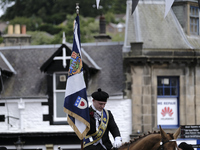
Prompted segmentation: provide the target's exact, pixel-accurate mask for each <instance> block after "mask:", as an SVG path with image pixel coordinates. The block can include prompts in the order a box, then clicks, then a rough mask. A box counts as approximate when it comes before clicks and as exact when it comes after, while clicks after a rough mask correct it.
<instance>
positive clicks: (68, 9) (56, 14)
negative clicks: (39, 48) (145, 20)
mask: <svg viewBox="0 0 200 150" xmlns="http://www.w3.org/2000/svg"><path fill="white" fill-rule="evenodd" d="M7 2H15V3H14V5H13V6H11V7H9V8H8V9H7V10H6V13H5V14H4V15H3V16H2V17H1V18H0V19H1V20H2V21H7V20H9V22H10V24H13V25H14V24H20V25H24V24H25V25H26V28H27V31H34V32H27V34H31V35H32V43H31V44H33V45H38V44H58V43H61V42H62V36H63V32H65V35H66V41H67V42H70V43H72V42H73V22H74V19H75V17H76V9H75V7H76V3H77V2H79V7H80V15H79V18H80V31H81V42H82V43H84V42H94V40H95V39H94V36H95V35H98V34H99V21H98V20H97V21H96V20H95V17H97V16H99V15H100V14H105V18H106V23H107V24H108V23H110V22H112V23H117V21H116V20H115V16H114V14H116V13H119V14H125V10H126V1H125V0H101V2H100V6H102V9H97V8H96V1H95V0H78V1H73V0H72V1H71V0H69V1H66V0H48V1H47V0H0V4H6V3H7ZM107 34H108V33H107ZM52 35H53V36H52ZM112 37H113V39H112V40H113V41H115V40H120V41H121V39H122V38H121V37H122V36H119V37H118V36H117V35H112Z"/></svg>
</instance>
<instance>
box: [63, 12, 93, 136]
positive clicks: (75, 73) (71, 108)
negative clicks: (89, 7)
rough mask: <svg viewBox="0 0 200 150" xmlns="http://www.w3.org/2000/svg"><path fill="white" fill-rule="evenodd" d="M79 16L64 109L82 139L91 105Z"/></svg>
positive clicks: (85, 131)
mask: <svg viewBox="0 0 200 150" xmlns="http://www.w3.org/2000/svg"><path fill="white" fill-rule="evenodd" d="M81 58H82V57H81V44H80V27H79V16H78V15H77V17H76V20H75V24H74V39H73V47H72V53H71V59H70V66H69V72H68V79H67V84H66V92H65V102H64V111H65V112H66V113H67V114H68V117H67V121H68V123H69V125H70V126H71V127H72V128H73V130H74V131H75V133H76V134H77V136H78V137H79V139H80V140H82V139H83V138H84V137H85V136H86V134H87V132H88V131H89V130H90V116H89V107H88V100H87V94H86V85H85V81H84V77H83V64H82V59H81Z"/></svg>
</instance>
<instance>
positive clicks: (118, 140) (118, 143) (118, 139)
mask: <svg viewBox="0 0 200 150" xmlns="http://www.w3.org/2000/svg"><path fill="white" fill-rule="evenodd" d="M120 146H122V138H121V137H120V136H117V137H115V141H114V143H113V147H114V148H119V147H120Z"/></svg>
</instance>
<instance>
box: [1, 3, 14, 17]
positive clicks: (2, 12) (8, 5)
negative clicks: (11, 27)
mask: <svg viewBox="0 0 200 150" xmlns="http://www.w3.org/2000/svg"><path fill="white" fill-rule="evenodd" d="M14 4H15V2H11V3H10V4H7V5H6V6H5V10H6V8H7V7H10V6H12V5H14ZM3 14H4V10H3V9H2V8H1V5H0V16H2V15H3Z"/></svg>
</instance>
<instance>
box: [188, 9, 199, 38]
mask: <svg viewBox="0 0 200 150" xmlns="http://www.w3.org/2000/svg"><path fill="white" fill-rule="evenodd" d="M192 10H196V12H197V14H196V15H195V14H192ZM189 17H190V18H189V19H190V34H192V35H199V8H198V7H196V6H190V16H189ZM192 20H193V21H194V22H192ZM196 21H197V23H195V22H196ZM195 27H196V28H197V31H195Z"/></svg>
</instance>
